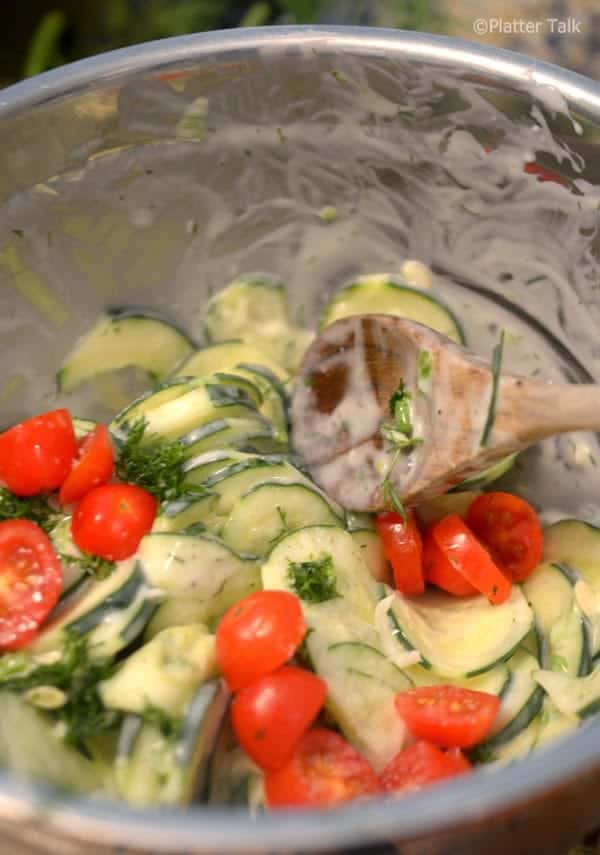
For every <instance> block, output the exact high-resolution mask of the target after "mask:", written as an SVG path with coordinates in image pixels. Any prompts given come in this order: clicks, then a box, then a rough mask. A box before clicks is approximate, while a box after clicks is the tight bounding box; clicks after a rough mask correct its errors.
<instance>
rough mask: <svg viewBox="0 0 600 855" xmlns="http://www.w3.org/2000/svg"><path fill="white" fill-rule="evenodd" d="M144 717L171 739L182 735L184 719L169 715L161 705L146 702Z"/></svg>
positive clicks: (173, 739) (165, 736)
mask: <svg viewBox="0 0 600 855" xmlns="http://www.w3.org/2000/svg"><path fill="white" fill-rule="evenodd" d="M142 718H143V719H144V721H145V722H146V723H147V724H151V725H153V726H154V727H155V728H156V729H157V730H159V731H160V733H161V735H162V736H164V738H165V739H168V740H169V741H175V740H176V739H179V737H180V736H181V729H182V724H183V723H182V721H181V719H179V718H173V717H172V716H169V715H167V713H166V712H165V711H164V710H161V708H160V707H156V706H154V704H146V707H145V709H144V712H143V713H142Z"/></svg>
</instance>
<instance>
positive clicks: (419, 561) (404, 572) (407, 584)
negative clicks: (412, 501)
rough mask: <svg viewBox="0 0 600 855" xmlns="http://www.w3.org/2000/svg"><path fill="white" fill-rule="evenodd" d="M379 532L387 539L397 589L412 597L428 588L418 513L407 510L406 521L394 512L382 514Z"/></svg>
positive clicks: (385, 549)
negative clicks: (417, 518) (417, 519)
mask: <svg viewBox="0 0 600 855" xmlns="http://www.w3.org/2000/svg"><path fill="white" fill-rule="evenodd" d="M375 522H376V525H377V531H378V532H379V536H380V537H381V540H382V541H383V549H384V552H385V556H386V558H387V559H388V561H389V562H390V564H391V565H392V570H393V571H394V583H395V585H396V588H397V589H398V590H399V591H401V592H402V593H403V594H407V595H409V596H411V595H414V594H422V593H423V591H424V590H425V579H424V576H423V543H422V541H421V533H420V531H419V529H418V527H417V523H416V519H415V515H414V513H413V512H412V511H410V510H408V511H407V512H406V519H405V520H404V519H403V518H402V517H401V516H400V514H397V513H395V512H394V511H386V512H385V513H383V514H378V516H377V519H376V521H375Z"/></svg>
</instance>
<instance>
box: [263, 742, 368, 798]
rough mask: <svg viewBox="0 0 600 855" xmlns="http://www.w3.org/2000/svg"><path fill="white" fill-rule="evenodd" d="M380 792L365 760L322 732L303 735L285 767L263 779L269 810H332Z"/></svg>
mask: <svg viewBox="0 0 600 855" xmlns="http://www.w3.org/2000/svg"><path fill="white" fill-rule="evenodd" d="M380 792H381V787H380V786H379V782H378V780H377V776H376V775H375V772H374V771H373V770H372V769H371V767H370V765H369V764H368V763H367V761H366V760H365V758H364V757H363V756H362V755H361V754H359V753H358V751H356V750H355V749H354V748H353V747H352V746H351V745H350V743H348V742H346V740H345V739H344V737H343V736H340V735H339V734H338V733H335V732H334V731H332V730H326V729H325V728H313V730H309V731H308V732H307V733H305V734H304V736H303V737H302V739H301V740H300V742H299V743H298V744H297V746H296V748H295V750H294V752H293V754H292V756H291V757H290V759H289V760H288V761H287V763H286V764H285V765H284V766H282V767H281V769H278V770H277V771H276V772H267V774H266V776H265V795H266V798H267V804H268V805H269V807H333V806H334V805H339V804H341V803H342V802H347V801H350V800H352V799H357V798H360V797H361V796H374V795H377V793H380Z"/></svg>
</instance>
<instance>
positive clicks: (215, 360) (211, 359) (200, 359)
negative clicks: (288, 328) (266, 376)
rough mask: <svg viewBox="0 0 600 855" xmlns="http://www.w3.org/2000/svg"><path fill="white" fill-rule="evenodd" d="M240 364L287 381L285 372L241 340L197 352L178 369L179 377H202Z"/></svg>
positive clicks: (266, 356)
mask: <svg viewBox="0 0 600 855" xmlns="http://www.w3.org/2000/svg"><path fill="white" fill-rule="evenodd" d="M242 363H246V364H249V365H261V366H264V367H265V368H266V369H268V370H269V371H270V372H271V373H272V374H273V375H274V376H275V377H277V379H278V380H280V381H285V380H286V379H287V372H285V371H284V369H283V368H282V367H281V365H278V364H277V363H276V362H274V361H273V360H272V359H271V358H270V357H269V356H268V355H267V354H266V353H263V352H262V351H261V350H260V348H258V347H255V346H254V345H253V344H251V343H250V342H247V341H242V340H241V339H233V340H231V341H220V342H219V343H218V344H211V345H209V346H208V347H203V348H202V350H197V351H196V352H195V353H193V354H192V355H191V356H190V357H189V359H187V360H186V361H185V362H184V363H183V364H182V365H181V366H180V368H179V370H178V376H180V377H204V376H205V375H207V374H213V373H214V372H215V371H230V370H231V369H232V368H236V367H237V366H239V365H241V364H242Z"/></svg>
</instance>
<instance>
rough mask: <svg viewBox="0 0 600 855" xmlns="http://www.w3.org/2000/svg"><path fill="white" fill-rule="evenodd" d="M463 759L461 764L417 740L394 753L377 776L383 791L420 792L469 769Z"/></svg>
mask: <svg viewBox="0 0 600 855" xmlns="http://www.w3.org/2000/svg"><path fill="white" fill-rule="evenodd" d="M461 757H462V754H461ZM462 759H463V761H464V762H461V760H459V759H458V758H457V757H456V755H451V754H450V752H444V751H441V750H440V749H439V748H437V747H436V746H435V745H432V744H431V743H430V742H425V741H424V740H419V741H418V742H414V743H413V744H412V745H409V747H408V748H404V749H403V750H402V751H400V752H398V754H396V756H395V757H394V759H393V760H391V761H390V762H389V763H388V765H387V766H386V767H385V769H384V770H383V772H382V773H381V775H380V776H379V782H380V784H381V786H382V788H383V790H384V791H385V792H393V793H408V792H411V791H413V790H420V789H422V787H426V786H428V785H429V784H433V783H435V782H436V781H441V780H443V779H444V778H452V777H454V776H455V775H460V774H463V773H464V772H466V771H467V770H468V768H470V766H469V764H468V761H467V760H466V758H464V757H463V758H462Z"/></svg>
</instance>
